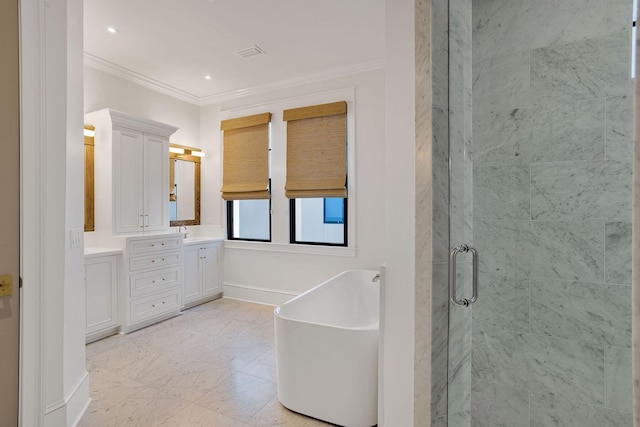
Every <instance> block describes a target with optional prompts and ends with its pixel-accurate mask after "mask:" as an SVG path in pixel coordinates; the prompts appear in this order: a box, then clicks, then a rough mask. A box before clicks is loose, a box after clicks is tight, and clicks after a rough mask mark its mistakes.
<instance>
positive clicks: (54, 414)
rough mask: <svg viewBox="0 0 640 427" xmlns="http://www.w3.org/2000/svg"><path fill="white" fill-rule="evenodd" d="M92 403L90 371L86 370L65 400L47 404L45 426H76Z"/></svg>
mask: <svg viewBox="0 0 640 427" xmlns="http://www.w3.org/2000/svg"><path fill="white" fill-rule="evenodd" d="M90 403H91V398H90V397H89V373H88V372H87V371H85V372H84V374H82V376H81V377H80V378H79V379H78V381H77V382H76V384H75V385H74V386H73V387H72V388H71V390H70V391H69V393H67V395H66V396H65V398H64V399H63V400H59V401H58V402H55V403H53V404H51V405H49V406H47V408H46V409H45V412H44V417H45V426H60V425H67V426H76V425H77V424H78V423H79V422H80V419H82V416H83V415H84V413H85V411H86V410H87V408H88V407H89V404H90ZM69 420H73V421H72V422H70V421H69Z"/></svg>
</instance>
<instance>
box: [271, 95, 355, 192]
mask: <svg viewBox="0 0 640 427" xmlns="http://www.w3.org/2000/svg"><path fill="white" fill-rule="evenodd" d="M283 120H284V121H286V122H287V182H286V184H285V196H286V197H288V198H290V199H293V198H305V197H343V198H344V197H347V188H346V184H347V103H346V102H345V101H341V102H334V103H331V104H322V105H313V106H310V107H303V108H294V109H291V110H285V111H284V114H283Z"/></svg>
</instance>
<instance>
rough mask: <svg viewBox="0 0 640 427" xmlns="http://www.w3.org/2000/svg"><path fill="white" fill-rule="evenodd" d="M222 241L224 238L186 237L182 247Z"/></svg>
mask: <svg viewBox="0 0 640 427" xmlns="http://www.w3.org/2000/svg"><path fill="white" fill-rule="evenodd" d="M223 240H224V237H211V236H194V237H187V238H186V239H184V240H183V242H182V243H183V244H184V245H189V244H196V243H203V242H221V241H223Z"/></svg>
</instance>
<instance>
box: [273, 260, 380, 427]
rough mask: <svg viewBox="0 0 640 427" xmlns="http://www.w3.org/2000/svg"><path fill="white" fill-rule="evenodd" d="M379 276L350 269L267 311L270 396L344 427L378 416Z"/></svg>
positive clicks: (364, 424) (370, 422) (365, 425)
mask: <svg viewBox="0 0 640 427" xmlns="http://www.w3.org/2000/svg"><path fill="white" fill-rule="evenodd" d="M378 285H379V275H378V272H377V271H374V270H350V271H345V272H343V273H340V274H339V275H337V276H335V277H333V278H331V279H329V280H327V281H326V282H324V283H321V284H320V285H318V286H316V287H314V288H313V289H311V290H309V291H307V292H305V293H303V294H301V295H299V296H297V297H295V298H293V299H292V300H290V301H288V302H287V303H285V304H283V305H281V306H280V307H277V308H276V309H275V331H276V363H277V365H276V366H277V379H278V399H279V400H280V403H282V405H284V406H285V407H286V408H289V409H291V410H292V411H295V412H299V413H301V414H304V415H308V416H310V417H313V418H318V419H320V420H323V421H327V422H330V423H333V424H338V425H341V426H347V427H371V426H374V425H376V423H377V419H378V311H379V310H378V308H379V298H380V297H379V286H378Z"/></svg>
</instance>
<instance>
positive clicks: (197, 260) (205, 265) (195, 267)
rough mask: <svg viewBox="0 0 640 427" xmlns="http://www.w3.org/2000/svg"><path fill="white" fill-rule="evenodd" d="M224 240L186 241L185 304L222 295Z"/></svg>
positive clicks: (201, 301)
mask: <svg viewBox="0 0 640 427" xmlns="http://www.w3.org/2000/svg"><path fill="white" fill-rule="evenodd" d="M222 277H223V276H222V240H221V239H216V240H198V241H195V242H188V241H187V242H185V243H184V306H185V308H188V307H193V306H195V305H198V304H202V303H204V302H207V301H210V300H213V299H216V298H219V297H220V296H222Z"/></svg>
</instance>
